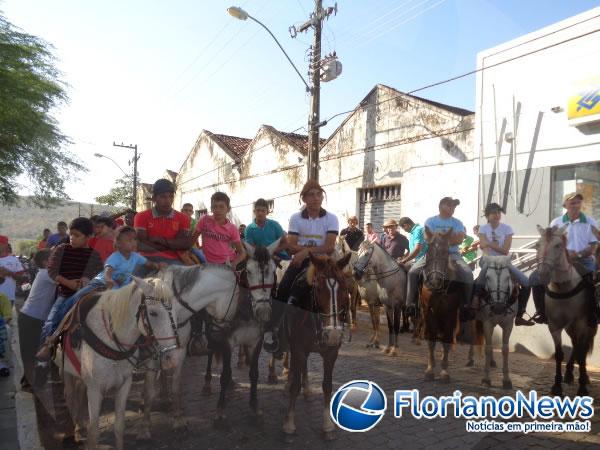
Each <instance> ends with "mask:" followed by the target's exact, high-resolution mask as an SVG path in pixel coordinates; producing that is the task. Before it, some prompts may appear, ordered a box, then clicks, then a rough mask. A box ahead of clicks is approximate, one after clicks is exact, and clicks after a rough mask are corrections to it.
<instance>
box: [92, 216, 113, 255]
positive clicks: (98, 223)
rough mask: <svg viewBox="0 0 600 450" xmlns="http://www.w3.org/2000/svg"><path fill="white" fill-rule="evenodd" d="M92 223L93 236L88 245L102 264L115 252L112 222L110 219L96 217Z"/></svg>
mask: <svg viewBox="0 0 600 450" xmlns="http://www.w3.org/2000/svg"><path fill="white" fill-rule="evenodd" d="M92 222H94V236H93V237H91V238H90V240H89V241H88V245H89V246H90V248H93V249H94V250H96V251H97V252H98V254H99V255H100V258H101V259H102V262H105V261H106V258H108V257H109V256H110V255H111V254H112V253H113V252H114V250H115V232H114V230H113V220H112V219H111V218H110V217H104V216H96V217H94V219H93V220H92Z"/></svg>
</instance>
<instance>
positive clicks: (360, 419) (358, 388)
mask: <svg viewBox="0 0 600 450" xmlns="http://www.w3.org/2000/svg"><path fill="white" fill-rule="evenodd" d="M386 408H387V399H386V397H385V393H384V392H383V390H382V389H381V388H380V387H379V386H378V385H377V384H376V383H373V382H372V381H368V380H354V381H350V382H349V383H346V384H344V385H343V386H342V387H341V388H339V389H338V390H337V391H336V393H335V394H334V396H333V398H332V399H331V405H330V407H329V413H330V415H331V419H332V420H333V421H334V422H335V423H336V424H337V426H339V427H340V428H341V429H343V430H346V431H351V432H364V431H369V430H370V429H371V428H373V427H374V426H375V425H377V424H378V423H379V421H380V420H381V418H382V417H383V415H384V414H385V410H386Z"/></svg>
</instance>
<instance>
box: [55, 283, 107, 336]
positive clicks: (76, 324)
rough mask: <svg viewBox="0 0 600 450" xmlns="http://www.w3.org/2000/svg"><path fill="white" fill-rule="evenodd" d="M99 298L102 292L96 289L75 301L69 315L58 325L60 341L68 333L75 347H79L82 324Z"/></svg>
mask: <svg viewBox="0 0 600 450" xmlns="http://www.w3.org/2000/svg"><path fill="white" fill-rule="evenodd" d="M99 298H100V292H98V291H94V292H90V293H89V294H87V295H85V296H83V297H82V298H81V299H79V301H78V302H77V303H75V306H73V308H71V309H70V310H69V312H68V313H67V315H66V316H65V317H64V319H63V320H62V321H61V323H60V324H59V325H58V328H57V334H58V336H59V339H58V341H61V342H62V339H63V338H64V336H65V335H67V334H68V335H69V337H70V338H71V345H72V346H73V348H79V345H80V344H81V324H82V323H83V322H84V321H85V319H86V317H87V315H88V314H89V312H90V311H91V310H92V308H93V307H94V306H96V304H97V303H98V299H99Z"/></svg>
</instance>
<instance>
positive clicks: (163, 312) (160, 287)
mask: <svg viewBox="0 0 600 450" xmlns="http://www.w3.org/2000/svg"><path fill="white" fill-rule="evenodd" d="M133 283H134V284H135V286H136V287H137V288H138V289H137V290H136V291H137V292H138V293H139V294H138V295H139V297H137V298H136V302H139V306H138V310H137V313H136V319H137V326H138V329H139V331H140V333H141V334H142V335H144V336H146V338H147V339H148V340H149V341H150V342H151V343H152V345H153V346H154V350H155V351H156V352H157V353H158V354H159V355H160V357H161V367H162V368H163V369H165V370H169V369H172V368H173V367H174V366H175V364H176V361H175V359H174V358H172V357H171V355H170V352H171V350H175V349H177V348H179V347H180V341H179V333H178V329H177V312H176V310H175V309H174V308H173V298H174V295H173V291H172V290H171V289H170V288H169V286H168V285H167V284H166V283H165V282H164V281H163V280H162V279H160V278H147V279H141V278H138V277H133ZM111 317H112V316H111ZM114 327H115V328H117V327H118V319H117V320H114ZM115 332H116V330H115Z"/></svg>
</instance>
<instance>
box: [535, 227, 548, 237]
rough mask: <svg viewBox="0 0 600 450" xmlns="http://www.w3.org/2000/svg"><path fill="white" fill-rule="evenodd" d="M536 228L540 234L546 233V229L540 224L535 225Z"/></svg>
mask: <svg viewBox="0 0 600 450" xmlns="http://www.w3.org/2000/svg"><path fill="white" fill-rule="evenodd" d="M537 230H538V233H540V236H544V234H546V229H545V228H544V227H542V226H541V225H537Z"/></svg>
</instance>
